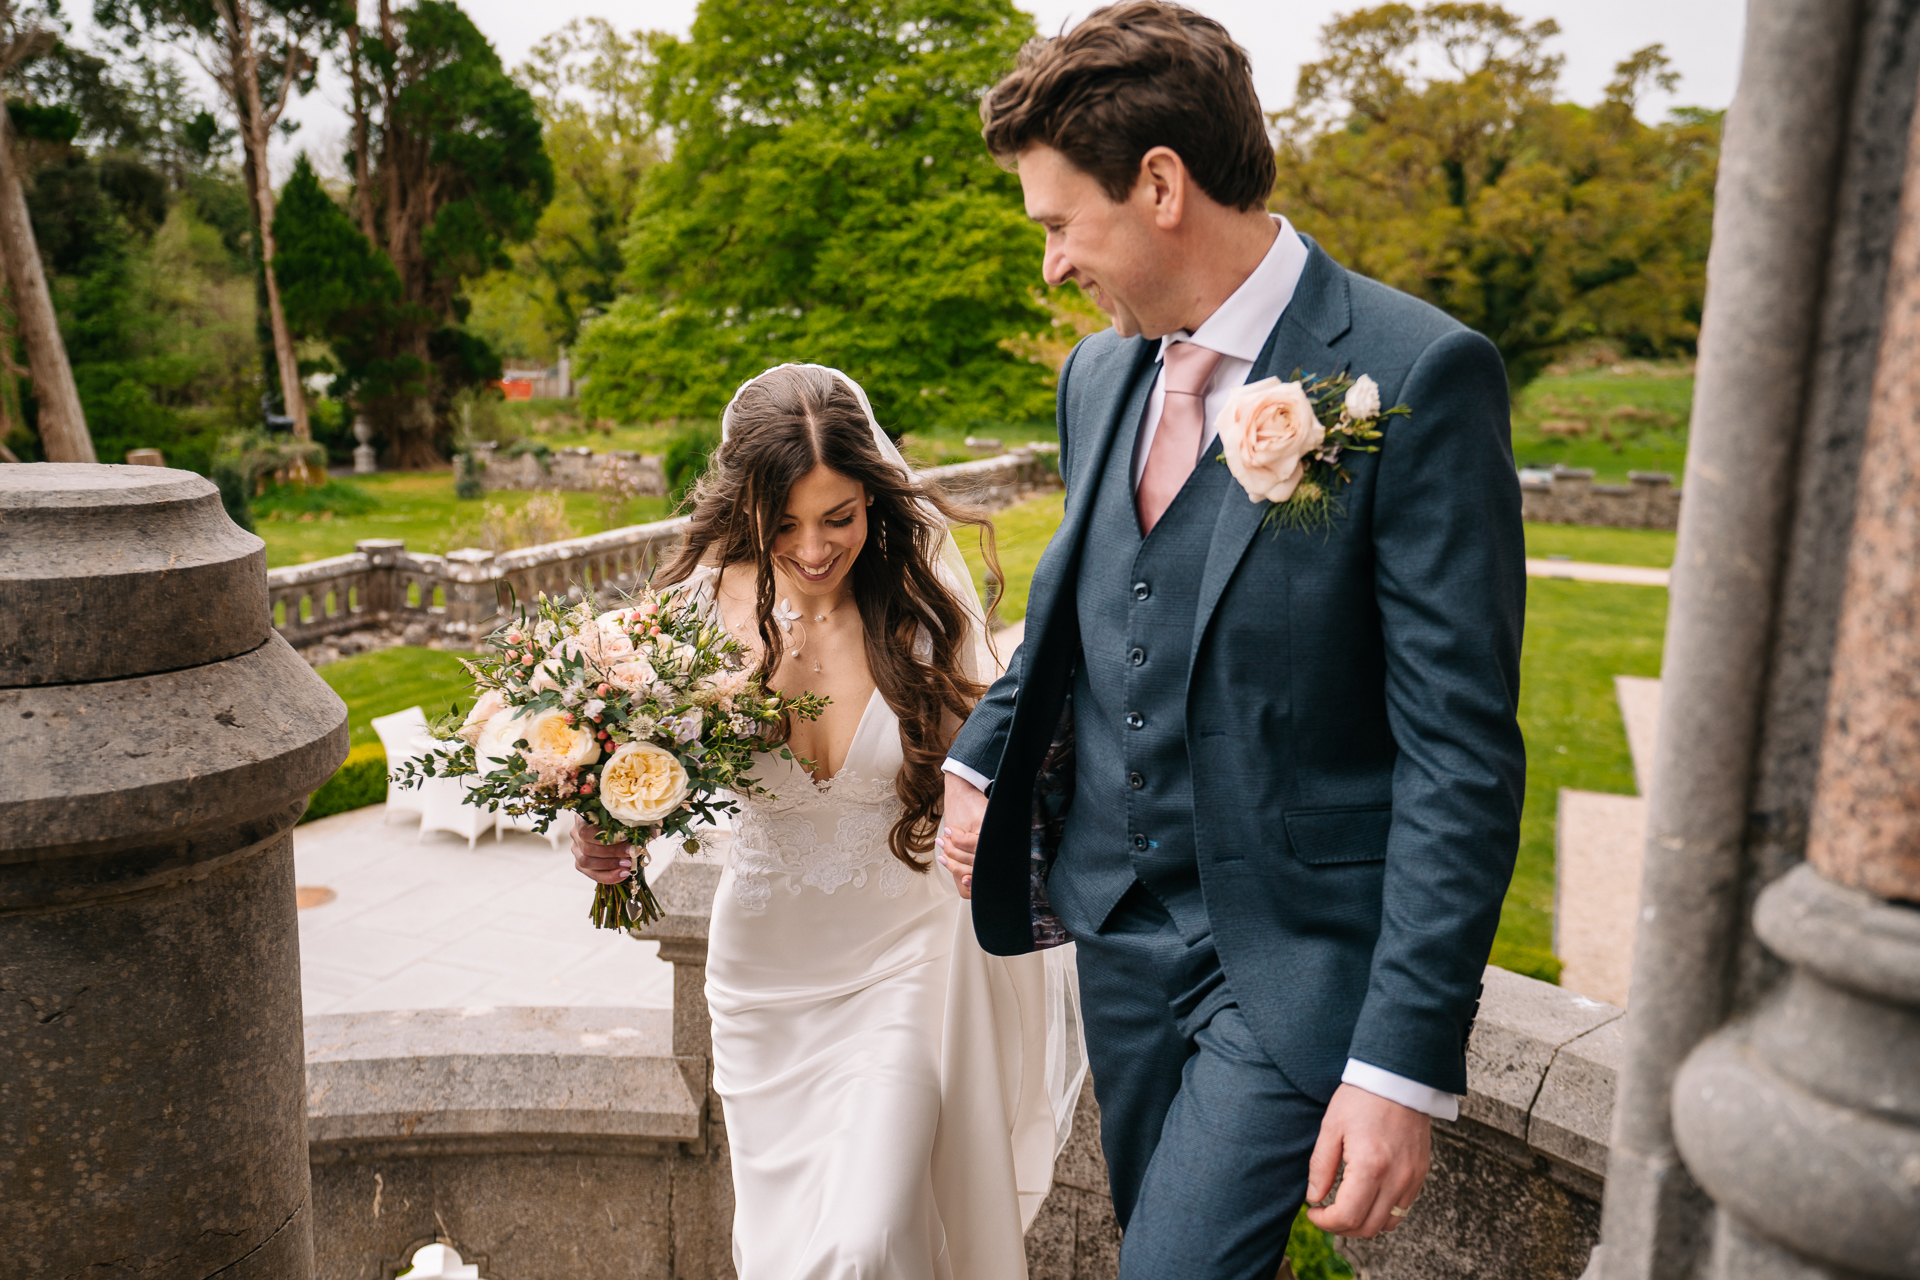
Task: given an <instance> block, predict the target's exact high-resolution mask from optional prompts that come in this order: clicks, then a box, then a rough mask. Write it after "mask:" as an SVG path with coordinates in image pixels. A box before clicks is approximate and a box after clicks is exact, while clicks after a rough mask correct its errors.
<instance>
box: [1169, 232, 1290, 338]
mask: <svg viewBox="0 0 1920 1280" xmlns="http://www.w3.org/2000/svg"><path fill="white" fill-rule="evenodd" d="M1273 220H1274V221H1275V222H1277V223H1279V224H1280V234H1279V235H1277V236H1275V237H1274V238H1273V244H1272V245H1271V246H1270V247H1269V248H1268V249H1267V256H1266V257H1264V258H1262V259H1260V265H1259V266H1257V267H1255V268H1254V269H1253V274H1252V275H1250V276H1248V277H1247V278H1246V279H1245V280H1242V281H1241V282H1240V287H1239V288H1238V289H1235V290H1234V291H1233V293H1232V294H1231V295H1229V296H1228V298H1227V300H1226V301H1225V302H1223V303H1221V304H1220V306H1219V309H1218V310H1216V311H1215V312H1214V313H1213V314H1212V315H1210V316H1208V317H1207V318H1206V320H1205V322H1203V323H1202V324H1201V326H1200V327H1199V329H1197V330H1195V331H1194V332H1192V333H1189V332H1187V331H1186V330H1185V329H1181V330H1180V331H1178V332H1177V333H1170V334H1168V335H1167V336H1166V337H1164V338H1162V339H1160V352H1159V354H1161V355H1165V354H1166V351H1167V348H1168V347H1170V346H1172V345H1173V344H1174V343H1176V342H1193V343H1197V344H1198V345H1200V346H1203V347H1205V348H1207V349H1208V350H1209V351H1218V352H1219V353H1220V354H1221V355H1223V356H1226V357H1227V358H1228V359H1231V360H1245V361H1246V362H1247V363H1248V364H1252V363H1253V362H1254V361H1255V360H1258V359H1259V358H1260V352H1261V350H1262V349H1263V348H1264V347H1265V346H1266V345H1267V337H1268V335H1270V334H1271V333H1272V332H1273V326H1275V325H1276V324H1279V323H1280V316H1281V315H1282V314H1283V313H1284V312H1285V311H1286V309H1287V304H1288V303H1290V302H1292V301H1293V292H1294V290H1295V289H1297V288H1298V287H1299V286H1300V274H1301V272H1303V271H1305V270H1306V269H1307V246H1306V243H1305V242H1304V241H1302V240H1301V239H1300V233H1299V232H1297V231H1295V230H1294V229H1293V224H1292V223H1291V222H1288V221H1287V220H1286V218H1284V217H1282V216H1281V215H1279V214H1275V215H1273Z"/></svg>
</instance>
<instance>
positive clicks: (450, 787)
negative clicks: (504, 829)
mask: <svg viewBox="0 0 1920 1280" xmlns="http://www.w3.org/2000/svg"><path fill="white" fill-rule="evenodd" d="M472 787H473V779H471V778H428V779H427V780H426V781H425V782H423V783H421V784H420V800H421V808H420V839H421V840H425V839H426V838H427V832H429V831H451V832H453V834H455V835H457V836H465V837H466V838H467V848H468V849H472V848H473V842H474V841H475V840H478V839H479V838H480V833H481V832H483V831H485V830H486V829H487V828H488V827H491V826H493V825H494V819H495V813H494V808H493V806H492V805H490V804H489V805H477V804H468V803H467V802H466V800H467V792H468V791H469V790H471V789H472ZM495 838H496V839H497V838H498V836H497V835H496V837H495Z"/></svg>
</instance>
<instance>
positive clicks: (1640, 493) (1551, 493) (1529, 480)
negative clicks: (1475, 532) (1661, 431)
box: [1520, 467, 1680, 529]
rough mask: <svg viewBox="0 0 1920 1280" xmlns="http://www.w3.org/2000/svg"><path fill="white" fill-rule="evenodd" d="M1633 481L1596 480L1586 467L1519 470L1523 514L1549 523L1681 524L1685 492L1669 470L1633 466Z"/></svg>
mask: <svg viewBox="0 0 1920 1280" xmlns="http://www.w3.org/2000/svg"><path fill="white" fill-rule="evenodd" d="M1627 475H1628V477H1629V479H1630V480H1631V481H1632V483H1631V484H1595V483H1594V482H1593V472H1592V471H1589V470H1586V469H1585V468H1576V467H1555V468H1554V469H1553V471H1552V472H1551V473H1550V474H1548V475H1544V476H1543V475H1541V474H1540V473H1539V472H1526V471H1523V472H1521V473H1520V515H1521V518H1522V519H1524V520H1537V521H1541V522H1544V523H1547V524H1589V525H1606V526H1610V527H1612V528H1616V529H1677V528H1679V527H1680V491H1679V490H1678V489H1675V488H1674V487H1673V477H1672V476H1670V475H1668V474H1667V473H1666V472H1664V471H1630V472H1628V473H1627Z"/></svg>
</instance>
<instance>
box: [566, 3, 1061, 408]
mask: <svg viewBox="0 0 1920 1280" xmlns="http://www.w3.org/2000/svg"><path fill="white" fill-rule="evenodd" d="M1032 35H1033V22H1032V19H1031V18H1029V17H1028V16H1027V15H1026V14H1024V13H1022V12H1020V11H1019V10H1017V9H1015V8H1014V7H1013V5H1012V4H1011V3H1010V0H874V2H872V3H868V4H863V5H860V6H857V7H856V6H846V5H839V4H829V3H821V2H818V0H812V2H803V3H793V4H788V3H776V2H774V0H703V3H702V4H701V6H700V9H699V12H698V14H697V16H696V17H695V19H694V23H693V30H692V33H691V35H690V37H689V38H688V39H686V40H674V39H660V40H657V41H656V42H655V43H654V46H653V48H654V53H655V56H656V58H657V66H656V68H655V73H654V77H653V91H652V97H651V106H650V113H651V115H652V116H653V119H654V120H655V121H656V122H657V123H658V125H659V126H660V127H661V128H662V129H663V130H664V131H665V134H666V136H667V137H668V139H669V140H670V143H671V147H672V158H671V159H670V160H669V161H667V162H666V163H664V164H662V165H659V166H657V167H656V168H654V169H653V170H652V171H651V172H650V173H649V176H648V181H647V184H646V188H645V192H644V194H643V195H642V197H641V202H640V206H639V208H638V209H637V210H636V212H635V214H634V217H633V224H632V225H633V233H632V235H631V236H630V238H629V239H628V240H627V242H626V246H625V251H626V257H627V262H628V266H627V274H626V281H625V282H626V288H627V289H628V291H629V292H628V293H627V295H626V296H624V297H622V298H621V299H620V300H619V301H618V302H616V303H615V304H614V305H613V306H612V307H611V308H610V309H609V311H608V313H607V314H606V315H605V316H603V317H601V318H599V319H597V320H594V321H592V322H591V323H590V324H589V325H587V327H586V329H585V332H584V334H583V335H582V338H581V343H580V354H581V368H582V372H583V374H584V376H585V378H586V383H585V386H584V389H583V392H582V396H583V401H584V405H585V407H586V408H587V410H588V411H589V412H593V413H604V414H609V415H613V416H619V417H626V418H658V417H668V416H680V415H712V414H716V413H718V412H719V410H720V408H721V407H722V406H723V405H724V404H725V403H726V400H727V398H728V396H730V395H731V394H732V392H733V390H734V388H735V387H736V386H737V385H738V383H739V382H740V381H741V380H743V379H744V378H747V377H750V376H752V375H753V374H755V373H758V372H759V371H760V370H761V369H763V368H765V367H766V366H768V365H770V364H773V363H776V362H778V361H781V360H817V361H821V362H825V363H832V364H837V365H839V366H840V367H842V368H845V369H846V370H847V371H848V372H849V373H851V374H853V376H855V377H856V378H858V379H860V380H861V381H862V382H863V383H864V384H865V385H866V387H867V389H868V391H869V392H870V393H871V394H872V397H873V400H874V404H875V407H876V409H877V411H878V412H879V414H880V416H881V418H882V420H883V421H885V422H887V423H888V424H889V425H890V426H895V427H900V428H909V427H915V426H925V425H931V424H937V423H953V424H971V423H976V422H977V423H986V422H995V421H1000V422H1004V421H1010V420H1011V421H1025V420H1030V419H1032V418H1034V417H1038V416H1044V415H1045V414H1047V413H1048V412H1050V407H1051V390H1050V387H1051V382H1052V377H1053V373H1052V368H1051V366H1050V365H1048V364H1046V363H1043V362H1039V361H1036V360H1034V359H1030V358H1028V356H1027V355H1026V354H1022V351H1024V350H1025V348H1024V347H1023V345H1022V342H1023V339H1024V338H1028V337H1030V336H1031V335H1033V334H1035V333H1041V332H1048V331H1050V330H1051V327H1052V317H1051V316H1050V315H1049V313H1048V312H1047V310H1046V308H1045V307H1043V306H1042V305H1041V303H1040V301H1039V297H1038V293H1037V290H1036V286H1037V284H1038V280H1037V266H1038V261H1039V254H1040V248H1041V239H1040V235H1039V233H1038V232H1037V231H1036V230H1035V229H1033V228H1032V227H1031V226H1030V224H1029V223H1028V222H1027V220H1026V217H1025V215H1024V212H1023V210H1022V206H1021V201H1020V194H1019V185H1018V182H1017V181H1016V180H1015V179H1014V178H1013V177H1012V176H1011V175H1010V174H1007V173H1005V172H1003V171H1001V170H1000V169H999V168H998V167H997V166H996V165H995V164H994V163H993V161H992V159H991V158H990V157H989V156H988V155H987V154H986V149H985V148H984V147H983V146H982V145H981V142H980V123H979V95H980V94H981V93H982V92H983V91H984V90H985V89H986V88H988V87H989V86H991V85H992V84H993V83H995V82H996V81H997V80H998V79H999V78H1000V76H1002V75H1003V74H1005V72H1006V70H1007V69H1008V68H1009V67H1010V66H1011V65H1012V63H1013V60H1014V56H1015V54H1016V53H1017V52H1018V50H1019V48H1020V46H1021V44H1022V43H1024V42H1025V41H1026V40H1027V39H1029V38H1031V37H1032Z"/></svg>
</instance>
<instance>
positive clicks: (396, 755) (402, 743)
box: [372, 707, 433, 818]
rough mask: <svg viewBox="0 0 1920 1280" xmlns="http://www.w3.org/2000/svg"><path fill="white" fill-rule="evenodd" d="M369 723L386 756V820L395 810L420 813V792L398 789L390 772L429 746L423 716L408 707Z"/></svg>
mask: <svg viewBox="0 0 1920 1280" xmlns="http://www.w3.org/2000/svg"><path fill="white" fill-rule="evenodd" d="M372 723H373V731H374V732H375V733H377V734H379V735H380V745H381V747H382V748H384V749H385V751H386V753H387V817H388V818H392V817H393V815H394V813H395V812H396V811H399V812H403V813H424V812H425V811H426V805H425V802H424V800H423V799H422V797H421V794H420V792H418V791H415V790H411V789H409V788H406V787H402V786H401V785H400V784H399V783H398V782H396V781H395V780H394V771H395V770H397V769H399V767H400V766H401V765H402V764H404V763H405V762H406V761H408V760H418V759H419V758H420V757H422V756H424V755H426V754H427V751H428V749H429V748H431V747H432V746H433V739H432V738H431V737H430V736H428V734H427V713H426V712H424V711H422V710H421V709H420V708H419V707H408V708H407V709H406V710H405V711H396V712H394V713H393V714H392V715H390V716H375V717H374V718H373V722H372Z"/></svg>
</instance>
